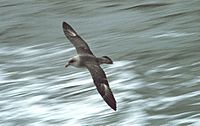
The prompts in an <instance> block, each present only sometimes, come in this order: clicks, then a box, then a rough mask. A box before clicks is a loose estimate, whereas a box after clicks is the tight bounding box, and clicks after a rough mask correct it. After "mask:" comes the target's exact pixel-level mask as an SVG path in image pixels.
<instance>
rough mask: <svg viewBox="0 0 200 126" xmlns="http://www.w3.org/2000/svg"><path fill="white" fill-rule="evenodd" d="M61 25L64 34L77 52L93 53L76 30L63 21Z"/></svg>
mask: <svg viewBox="0 0 200 126" xmlns="http://www.w3.org/2000/svg"><path fill="white" fill-rule="evenodd" d="M62 26H63V31H64V33H65V36H66V37H67V38H68V39H69V40H70V42H71V43H72V44H73V45H74V46H75V48H76V51H77V53H78V54H84V53H87V54H91V55H93V53H92V51H91V50H90V48H89V46H88V45H87V43H86V42H85V41H84V40H83V39H82V38H81V37H80V36H79V35H78V34H77V33H76V31H75V30H74V29H73V28H72V27H71V26H70V25H69V24H67V23H66V22H63V25H62Z"/></svg>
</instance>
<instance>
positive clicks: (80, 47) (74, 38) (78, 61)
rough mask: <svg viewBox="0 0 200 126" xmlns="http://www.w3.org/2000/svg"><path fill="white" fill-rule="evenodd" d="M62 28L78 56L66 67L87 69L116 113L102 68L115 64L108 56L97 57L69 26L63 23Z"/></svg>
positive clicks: (70, 60) (114, 102)
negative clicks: (104, 65) (102, 65)
mask: <svg viewBox="0 0 200 126" xmlns="http://www.w3.org/2000/svg"><path fill="white" fill-rule="evenodd" d="M62 27H63V31H64V34H65V36H66V37H67V38H68V39H69V41H70V42H71V43H72V44H73V45H74V46H75V48H76V51H77V55H76V56H74V57H72V58H70V59H69V60H68V62H67V64H66V65H65V67H68V66H69V65H72V66H74V67H78V68H79V67H85V68H87V69H88V70H89V72H90V74H91V76H92V78H93V81H94V84H95V86H96V88H97V90H98V92H99V94H100V95H101V96H102V97H103V99H104V101H105V102H106V103H107V104H108V105H109V106H110V107H111V108H112V109H113V110H115V111H116V100H115V98H114V96H113V93H112V91H111V89H110V86H109V84H108V80H107V77H106V74H105V72H104V71H103V69H102V68H101V67H100V65H101V64H113V61H112V60H111V58H109V57H108V56H102V57H96V56H95V55H94V54H93V53H92V51H91V50H90V48H89V46H88V44H87V43H86V42H85V41H84V40H83V39H82V38H81V37H80V36H79V35H78V34H77V33H76V31H75V30H74V29H73V28H72V27H71V26H70V25H69V24H67V23H66V22H63V25H62Z"/></svg>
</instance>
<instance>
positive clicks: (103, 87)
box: [86, 63, 116, 110]
mask: <svg viewBox="0 0 200 126" xmlns="http://www.w3.org/2000/svg"><path fill="white" fill-rule="evenodd" d="M86 67H87V69H88V70H89V71H90V74H91V75H92V78H93V81H94V83H95V85H96V88H97V90H98V92H99V93H100V95H101V96H102V97H103V99H104V101H105V102H106V103H107V104H108V105H109V106H110V107H111V108H112V109H114V110H116V101H115V98H114V96H113V93H112V91H111V89H110V87H109V84H108V80H107V78H106V75H105V72H104V71H103V69H102V68H101V67H100V66H99V65H97V64H89V63H88V64H86Z"/></svg>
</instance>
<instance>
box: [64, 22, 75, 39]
mask: <svg viewBox="0 0 200 126" xmlns="http://www.w3.org/2000/svg"><path fill="white" fill-rule="evenodd" d="M62 27H63V31H64V33H65V34H66V35H69V36H71V37H75V36H76V35H77V33H76V32H75V30H74V29H73V28H72V27H71V26H70V25H69V24H68V23H66V22H65V21H63V23H62Z"/></svg>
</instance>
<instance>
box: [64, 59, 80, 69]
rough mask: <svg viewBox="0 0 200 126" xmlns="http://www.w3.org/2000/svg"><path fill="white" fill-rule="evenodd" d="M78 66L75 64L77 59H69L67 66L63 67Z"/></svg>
mask: <svg viewBox="0 0 200 126" xmlns="http://www.w3.org/2000/svg"><path fill="white" fill-rule="evenodd" d="M70 65H72V66H78V63H77V59H76V58H71V59H69V61H68V62H67V64H66V65H65V67H68V66H70Z"/></svg>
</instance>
